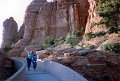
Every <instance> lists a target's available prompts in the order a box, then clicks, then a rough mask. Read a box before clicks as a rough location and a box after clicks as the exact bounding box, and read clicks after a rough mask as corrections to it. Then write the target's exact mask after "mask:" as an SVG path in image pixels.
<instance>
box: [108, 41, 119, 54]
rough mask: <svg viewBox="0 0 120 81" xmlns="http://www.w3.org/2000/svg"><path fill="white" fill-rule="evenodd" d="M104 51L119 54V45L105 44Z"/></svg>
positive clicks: (113, 43)
mask: <svg viewBox="0 0 120 81" xmlns="http://www.w3.org/2000/svg"><path fill="white" fill-rule="evenodd" d="M106 50H108V51H112V52H115V53H119V52H120V43H115V42H112V43H110V44H107V46H106Z"/></svg>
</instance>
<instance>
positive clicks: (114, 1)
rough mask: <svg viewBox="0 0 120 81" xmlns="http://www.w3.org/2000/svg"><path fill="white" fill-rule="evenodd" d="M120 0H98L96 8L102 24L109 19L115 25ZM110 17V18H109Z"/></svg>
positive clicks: (106, 22) (119, 10)
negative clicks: (101, 18)
mask: <svg viewBox="0 0 120 81" xmlns="http://www.w3.org/2000/svg"><path fill="white" fill-rule="evenodd" d="M119 6H120V1H119V0H98V2H97V8H98V13H99V16H101V17H103V18H104V20H103V22H104V24H107V25H108V23H109V22H110V21H111V22H112V24H113V25H115V26H117V25H118V24H117V23H116V22H117V21H118V19H119V15H120V13H119V12H120V9H119ZM109 19H111V20H109Z"/></svg>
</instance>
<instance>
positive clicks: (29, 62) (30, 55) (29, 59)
mask: <svg viewBox="0 0 120 81" xmlns="http://www.w3.org/2000/svg"><path fill="white" fill-rule="evenodd" d="M33 55H34V52H33V51H31V52H30V53H28V56H27V59H26V60H27V66H28V70H29V71H30V66H31V62H32V59H33Z"/></svg>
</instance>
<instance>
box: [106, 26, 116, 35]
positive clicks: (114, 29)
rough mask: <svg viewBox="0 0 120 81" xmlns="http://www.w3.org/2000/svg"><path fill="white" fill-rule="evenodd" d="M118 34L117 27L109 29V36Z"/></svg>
mask: <svg viewBox="0 0 120 81" xmlns="http://www.w3.org/2000/svg"><path fill="white" fill-rule="evenodd" d="M117 32H118V29H117V27H110V28H109V29H108V33H109V34H111V33H117Z"/></svg>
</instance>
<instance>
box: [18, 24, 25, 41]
mask: <svg viewBox="0 0 120 81" xmlns="http://www.w3.org/2000/svg"><path fill="white" fill-rule="evenodd" d="M24 30H25V25H24V24H23V25H22V26H21V27H20V30H19V31H18V36H17V37H18V39H19V40H20V39H22V38H23V35H24Z"/></svg>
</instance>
